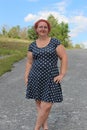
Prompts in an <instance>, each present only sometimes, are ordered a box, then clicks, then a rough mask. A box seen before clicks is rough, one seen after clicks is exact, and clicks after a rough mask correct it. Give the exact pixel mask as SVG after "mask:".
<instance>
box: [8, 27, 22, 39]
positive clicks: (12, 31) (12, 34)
mask: <svg viewBox="0 0 87 130" xmlns="http://www.w3.org/2000/svg"><path fill="white" fill-rule="evenodd" d="M19 34H20V26H19V25H17V26H15V27H12V28H11V29H10V30H9V32H8V37H11V38H20V36H19Z"/></svg>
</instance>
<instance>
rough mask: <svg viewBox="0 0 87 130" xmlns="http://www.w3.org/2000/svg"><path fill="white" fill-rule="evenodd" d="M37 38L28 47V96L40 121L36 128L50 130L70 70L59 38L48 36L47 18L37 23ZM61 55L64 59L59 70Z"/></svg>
mask: <svg viewBox="0 0 87 130" xmlns="http://www.w3.org/2000/svg"><path fill="white" fill-rule="evenodd" d="M34 28H35V31H36V33H37V35H38V39H37V40H36V41H34V42H32V43H31V44H30V46H29V49H28V54H27V63H26V70H25V83H26V86H27V90H26V98H28V99H30V98H31V99H35V102H36V106H37V111H38V115H37V120H36V124H35V128H34V130H40V128H41V127H43V130H48V124H47V119H48V116H49V113H50V110H51V108H52V105H53V103H56V102H62V101H63V95H62V89H61V84H60V82H61V81H62V79H63V77H64V76H65V74H66V70H67V54H66V51H65V48H64V46H63V45H61V44H60V41H59V40H58V39H56V38H51V37H49V32H50V30H51V27H50V24H49V22H48V21H47V20H44V19H40V20H38V21H37V22H36V23H35V25H34ZM58 58H59V59H60V60H61V66H60V70H58V67H57V62H58Z"/></svg>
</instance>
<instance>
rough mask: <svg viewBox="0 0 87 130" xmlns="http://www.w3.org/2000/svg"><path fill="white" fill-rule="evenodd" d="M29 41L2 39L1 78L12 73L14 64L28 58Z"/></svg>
mask: <svg viewBox="0 0 87 130" xmlns="http://www.w3.org/2000/svg"><path fill="white" fill-rule="evenodd" d="M29 43H30V42H29V41H26V40H16V39H8V38H0V76H1V75H3V74H4V73H6V72H7V71H11V69H12V67H13V64H14V63H15V62H18V61H19V60H21V59H23V58H24V57H26V54H27V49H28V46H29Z"/></svg>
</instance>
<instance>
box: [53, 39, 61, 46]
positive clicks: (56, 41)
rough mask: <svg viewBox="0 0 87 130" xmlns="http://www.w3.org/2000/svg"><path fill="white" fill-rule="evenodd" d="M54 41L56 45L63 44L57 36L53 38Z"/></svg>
mask: <svg viewBox="0 0 87 130" xmlns="http://www.w3.org/2000/svg"><path fill="white" fill-rule="evenodd" d="M52 42H53V43H54V44H55V45H60V44H61V42H60V40H59V39H57V38H52Z"/></svg>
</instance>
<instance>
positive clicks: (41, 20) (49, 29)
mask: <svg viewBox="0 0 87 130" xmlns="http://www.w3.org/2000/svg"><path fill="white" fill-rule="evenodd" d="M40 22H45V23H46V24H47V26H48V32H50V31H51V26H50V23H49V22H48V21H47V20H45V19H40V20H38V21H37V22H36V23H35V24H34V29H35V31H36V29H37V27H38V24H39V23H40Z"/></svg>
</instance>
